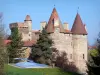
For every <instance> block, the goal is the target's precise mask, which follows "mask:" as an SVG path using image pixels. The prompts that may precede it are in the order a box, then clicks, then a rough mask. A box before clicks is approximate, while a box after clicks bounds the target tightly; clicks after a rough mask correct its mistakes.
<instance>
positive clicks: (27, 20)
mask: <svg viewBox="0 0 100 75" xmlns="http://www.w3.org/2000/svg"><path fill="white" fill-rule="evenodd" d="M24 23H25V25H26V26H28V29H29V31H32V20H31V18H30V16H29V15H27V16H26V18H25V20H24Z"/></svg>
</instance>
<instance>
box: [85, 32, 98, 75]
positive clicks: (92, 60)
mask: <svg viewBox="0 0 100 75" xmlns="http://www.w3.org/2000/svg"><path fill="white" fill-rule="evenodd" d="M96 50H97V54H96V55H91V54H90V56H89V62H88V63H87V66H88V71H87V73H88V75H100V33H99V37H98V39H97V49H96Z"/></svg>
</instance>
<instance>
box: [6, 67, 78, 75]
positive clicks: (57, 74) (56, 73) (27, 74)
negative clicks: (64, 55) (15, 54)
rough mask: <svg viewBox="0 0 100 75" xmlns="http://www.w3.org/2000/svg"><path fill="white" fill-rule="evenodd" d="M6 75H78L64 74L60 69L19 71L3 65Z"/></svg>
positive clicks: (19, 69) (72, 74) (74, 74)
mask: <svg viewBox="0 0 100 75" xmlns="http://www.w3.org/2000/svg"><path fill="white" fill-rule="evenodd" d="M5 71H6V73H8V74H7V75H79V74H77V73H73V72H65V71H63V70H62V69H60V68H31V69H21V68H16V67H13V66H10V65H5Z"/></svg>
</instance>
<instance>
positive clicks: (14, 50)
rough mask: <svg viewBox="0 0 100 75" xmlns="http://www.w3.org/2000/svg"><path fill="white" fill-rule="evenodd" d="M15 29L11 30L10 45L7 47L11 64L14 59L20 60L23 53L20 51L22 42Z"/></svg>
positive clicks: (22, 50)
mask: <svg viewBox="0 0 100 75" xmlns="http://www.w3.org/2000/svg"><path fill="white" fill-rule="evenodd" d="M21 40H22V38H21V35H20V34H19V32H18V28H17V27H13V28H12V29H11V43H10V44H9V45H8V48H7V49H8V53H9V62H13V59H14V58H20V57H21V56H22V54H23V52H24V49H22V46H23V42H22V41H21Z"/></svg>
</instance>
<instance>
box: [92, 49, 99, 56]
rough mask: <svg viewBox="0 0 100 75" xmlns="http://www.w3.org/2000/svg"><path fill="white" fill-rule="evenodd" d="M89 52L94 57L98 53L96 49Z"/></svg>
mask: <svg viewBox="0 0 100 75" xmlns="http://www.w3.org/2000/svg"><path fill="white" fill-rule="evenodd" d="M90 54H91V55H92V56H94V57H95V56H97V55H98V51H97V50H96V49H93V50H90Z"/></svg>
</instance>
